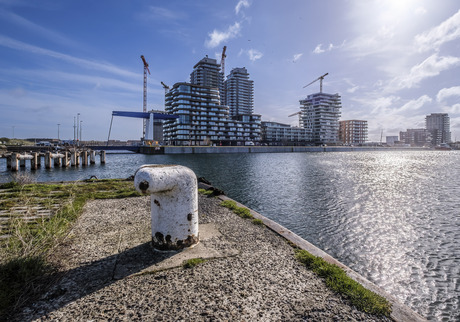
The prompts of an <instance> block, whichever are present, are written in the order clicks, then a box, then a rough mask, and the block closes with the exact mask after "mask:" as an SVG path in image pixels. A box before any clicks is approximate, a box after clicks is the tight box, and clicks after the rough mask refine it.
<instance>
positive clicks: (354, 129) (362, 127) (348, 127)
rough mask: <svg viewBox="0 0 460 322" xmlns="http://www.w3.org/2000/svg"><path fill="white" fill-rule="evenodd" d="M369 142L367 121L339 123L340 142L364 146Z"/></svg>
mask: <svg viewBox="0 0 460 322" xmlns="http://www.w3.org/2000/svg"><path fill="white" fill-rule="evenodd" d="M366 140H367V121H362V120H347V121H339V141H340V142H342V143H344V144H353V145H358V144H363V143H364V142H366Z"/></svg>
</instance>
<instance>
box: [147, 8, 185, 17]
mask: <svg viewBox="0 0 460 322" xmlns="http://www.w3.org/2000/svg"><path fill="white" fill-rule="evenodd" d="M149 11H150V12H149V14H150V17H151V18H156V19H158V18H161V19H167V20H177V19H180V18H182V16H183V15H182V13H180V12H179V11H172V10H169V9H166V8H161V7H155V6H150V7H149Z"/></svg>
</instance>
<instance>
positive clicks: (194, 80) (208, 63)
mask: <svg viewBox="0 0 460 322" xmlns="http://www.w3.org/2000/svg"><path fill="white" fill-rule="evenodd" d="M190 83H191V84H194V85H201V86H209V87H214V88H218V89H219V92H220V99H221V100H222V99H223V97H222V94H223V93H224V75H223V74H222V73H221V72H220V64H218V63H217V60H215V59H213V58H208V56H207V55H206V57H204V58H203V59H201V60H200V61H199V62H198V63H196V64H195V66H193V71H192V73H191V74H190ZM221 104H222V105H225V104H224V102H223V101H221Z"/></svg>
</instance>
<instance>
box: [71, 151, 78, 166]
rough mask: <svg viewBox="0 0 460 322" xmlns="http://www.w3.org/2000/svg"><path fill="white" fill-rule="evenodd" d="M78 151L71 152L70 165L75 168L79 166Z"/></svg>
mask: <svg viewBox="0 0 460 322" xmlns="http://www.w3.org/2000/svg"><path fill="white" fill-rule="evenodd" d="M76 160H77V151H75V150H73V151H72V152H70V165H71V166H72V167H74V166H75V165H76V164H77V161H76Z"/></svg>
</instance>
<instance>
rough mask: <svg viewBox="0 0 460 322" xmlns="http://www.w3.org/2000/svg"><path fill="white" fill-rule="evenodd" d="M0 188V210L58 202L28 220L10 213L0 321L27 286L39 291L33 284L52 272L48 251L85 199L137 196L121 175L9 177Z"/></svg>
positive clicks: (0, 273)
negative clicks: (53, 180)
mask: <svg viewBox="0 0 460 322" xmlns="http://www.w3.org/2000/svg"><path fill="white" fill-rule="evenodd" d="M0 188H3V189H8V191H6V195H7V196H8V198H2V199H0V209H6V210H10V209H11V208H12V207H17V206H21V207H25V208H27V211H28V212H29V211H31V209H32V208H34V207H37V206H39V207H42V208H45V209H54V208H55V205H58V209H57V210H55V211H54V214H53V215H52V216H50V217H46V218H43V219H38V220H36V221H35V222H32V223H28V222H26V221H25V220H24V219H23V218H22V217H21V216H20V215H18V214H14V213H13V215H12V216H11V217H10V220H9V221H8V226H7V228H6V231H2V233H6V234H8V235H9V236H10V237H9V238H5V239H2V240H0V320H2V319H3V318H2V314H5V312H8V311H11V310H10V309H8V307H11V306H12V305H14V304H15V303H18V301H19V300H20V299H21V298H24V295H25V297H26V298H27V294H29V295H30V294H31V291H30V290H29V286H30V285H32V286H31V287H32V289H37V290H38V288H37V287H35V286H33V285H34V281H35V280H36V279H37V277H38V276H43V275H46V274H48V273H50V272H51V271H52V269H53V268H52V267H51V266H50V265H49V264H47V263H46V258H47V254H48V252H49V251H50V250H51V249H52V248H53V247H55V246H56V245H57V244H58V243H59V242H60V241H61V240H62V239H63V238H64V237H65V236H66V234H67V232H68V230H69V228H70V226H71V225H72V224H73V223H74V222H75V220H76V219H77V218H78V216H79V215H80V214H81V212H82V210H83V206H84V204H85V203H86V201H87V200H91V199H106V198H125V197H132V196H139V195H140V194H139V193H137V192H136V191H135V189H134V186H133V184H132V182H129V181H123V180H96V181H94V182H91V183H81V182H73V183H62V184H38V183H37V184H18V183H17V182H14V183H13V182H12V183H8V184H3V185H2V186H1V187H0ZM11 211H12V212H14V211H13V210H11ZM12 290H14V291H12ZM32 293H33V292H32Z"/></svg>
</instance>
